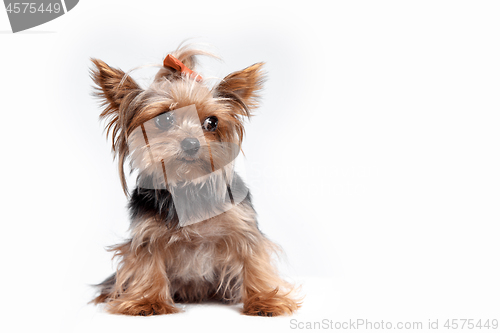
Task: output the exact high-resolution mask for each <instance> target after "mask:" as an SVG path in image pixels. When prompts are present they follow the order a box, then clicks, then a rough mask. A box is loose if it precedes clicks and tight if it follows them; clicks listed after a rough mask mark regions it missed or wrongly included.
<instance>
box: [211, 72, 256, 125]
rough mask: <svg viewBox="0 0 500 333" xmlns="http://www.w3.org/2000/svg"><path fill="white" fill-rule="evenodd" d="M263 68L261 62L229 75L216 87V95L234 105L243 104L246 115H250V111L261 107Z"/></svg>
mask: <svg viewBox="0 0 500 333" xmlns="http://www.w3.org/2000/svg"><path fill="white" fill-rule="evenodd" d="M263 66H264V63H262V62H260V63H257V64H254V65H252V66H249V67H247V68H245V69H243V70H241V71H237V72H234V73H231V74H229V75H228V76H226V77H225V78H224V79H223V80H222V81H221V83H219V85H218V86H216V87H215V89H214V95H215V96H217V97H222V98H227V99H229V100H231V101H232V102H233V103H237V104H241V103H243V106H242V107H243V108H244V109H245V113H247V114H246V115H247V116H248V115H250V114H249V113H250V111H251V110H252V109H255V108H257V107H258V106H259V98H260V94H259V92H260V90H261V89H262V87H263V84H264V81H265V73H264V71H263V69H262V67H263Z"/></svg>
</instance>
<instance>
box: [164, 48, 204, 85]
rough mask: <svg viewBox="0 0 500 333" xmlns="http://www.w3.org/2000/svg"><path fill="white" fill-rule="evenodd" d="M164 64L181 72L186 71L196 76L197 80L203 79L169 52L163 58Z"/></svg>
mask: <svg viewBox="0 0 500 333" xmlns="http://www.w3.org/2000/svg"><path fill="white" fill-rule="evenodd" d="M163 66H165V67H170V68H173V69H175V70H177V71H179V72H181V73H184V74H186V75H188V76H190V77H192V78H195V79H196V81H197V82H200V81H201V80H202V77H201V76H200V75H199V74H198V73H196V72H193V71H192V70H190V69H189V68H187V67H186V65H184V64H183V63H182V62H181V61H180V60H179V59H177V58H176V57H174V56H173V55H171V54H169V55H167V56H166V57H165V59H164V60H163Z"/></svg>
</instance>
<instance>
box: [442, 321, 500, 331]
mask: <svg viewBox="0 0 500 333" xmlns="http://www.w3.org/2000/svg"><path fill="white" fill-rule="evenodd" d="M444 327H445V328H447V329H452V330H456V329H461V330H463V329H469V330H471V329H475V328H478V329H497V328H498V320H497V319H491V320H490V319H487V320H485V321H481V319H479V320H474V319H448V320H446V322H445V323H444Z"/></svg>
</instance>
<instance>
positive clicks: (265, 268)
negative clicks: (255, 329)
mask: <svg viewBox="0 0 500 333" xmlns="http://www.w3.org/2000/svg"><path fill="white" fill-rule="evenodd" d="M253 239H255V240H257V242H256V243H253V242H252V243H253V244H249V245H250V246H248V247H247V248H248V249H251V250H250V251H248V252H246V253H244V257H243V289H242V291H243V295H242V300H243V313H244V314H247V315H253V316H270V317H271V316H280V315H285V314H292V313H293V312H295V311H296V310H297V309H298V308H299V307H300V301H299V300H297V299H295V298H294V296H293V295H292V293H293V292H294V290H293V286H291V285H290V284H289V283H288V282H286V281H284V280H283V279H281V278H280V276H279V274H278V272H277V269H276V268H275V267H274V265H273V263H272V258H271V254H272V253H273V252H274V251H275V248H276V245H275V244H273V243H272V242H271V241H269V240H268V239H267V238H265V236H263V235H262V234H260V232H259V234H258V235H257V234H255V235H254V237H253Z"/></svg>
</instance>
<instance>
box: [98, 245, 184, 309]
mask: <svg viewBox="0 0 500 333" xmlns="http://www.w3.org/2000/svg"><path fill="white" fill-rule="evenodd" d="M112 250H114V251H115V256H118V257H120V259H121V260H120V264H119V267H118V269H117V271H116V274H115V276H114V284H113V286H112V287H111V288H110V290H107V291H106V295H104V296H103V294H101V296H98V297H97V298H96V301H99V298H101V299H103V300H104V302H105V303H106V308H107V310H108V311H109V312H110V313H115V314H126V315H134V316H138V315H139V316H149V315H158V314H169V313H175V312H178V311H179V310H178V309H177V308H176V307H175V306H174V301H173V300H172V298H171V296H170V291H169V282H168V278H167V274H166V269H165V260H164V257H163V251H162V250H161V247H159V246H153V245H152V244H150V242H149V240H141V242H140V243H138V242H134V240H130V241H128V242H125V243H123V244H120V245H117V246H115V247H114V248H113V249H112ZM103 292H104V290H103Z"/></svg>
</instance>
